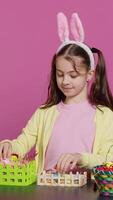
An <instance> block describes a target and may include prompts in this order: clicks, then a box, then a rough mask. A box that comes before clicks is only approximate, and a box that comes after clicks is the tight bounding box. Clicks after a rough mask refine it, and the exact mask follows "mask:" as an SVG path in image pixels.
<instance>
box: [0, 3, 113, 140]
mask: <svg viewBox="0 0 113 200" xmlns="http://www.w3.org/2000/svg"><path fill="white" fill-rule="evenodd" d="M59 11H63V12H64V13H65V14H66V15H67V16H68V17H70V16H71V13H72V12H74V11H76V12H78V13H79V15H80V17H81V19H82V21H83V24H84V27H85V33H86V37H85V42H86V43H88V44H90V46H95V47H98V48H100V49H101V50H102V51H103V53H104V56H105V59H106V64H107V72H108V80H109V84H110V87H111V89H112V91H113V81H112V77H113V1H112V0H109V1H107V0H94V1H91V0H85V1H83V0H56V1H55V0H7V1H6V0H3V1H2V0H0V140H1V139H4V138H11V139H12V138H15V137H16V136H17V135H18V134H19V133H20V132H21V129H22V128H23V127H24V126H25V124H26V123H27V121H28V119H29V118H30V116H31V115H32V113H33V112H34V111H35V110H36V108H37V107H38V106H39V105H40V104H41V103H42V102H44V100H45V98H46V94H47V85H48V78H49V71H50V63H51V58H52V55H53V54H54V52H55V50H56V49H57V47H58V46H59V44H60V42H59V39H58V35H57V28H56V14H57V13H58V12H59Z"/></svg>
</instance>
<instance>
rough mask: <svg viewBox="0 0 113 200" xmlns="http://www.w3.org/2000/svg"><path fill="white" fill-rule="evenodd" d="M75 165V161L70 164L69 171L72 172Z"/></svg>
mask: <svg viewBox="0 0 113 200" xmlns="http://www.w3.org/2000/svg"><path fill="white" fill-rule="evenodd" d="M76 164H77V161H74V162H73V163H72V164H71V167H70V170H71V171H73V170H74V169H75V168H76Z"/></svg>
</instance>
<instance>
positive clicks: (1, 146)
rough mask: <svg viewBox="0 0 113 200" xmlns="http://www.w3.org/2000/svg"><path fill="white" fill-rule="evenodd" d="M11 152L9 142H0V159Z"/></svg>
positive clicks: (8, 155) (6, 156)
mask: <svg viewBox="0 0 113 200" xmlns="http://www.w3.org/2000/svg"><path fill="white" fill-rule="evenodd" d="M11 154H12V146H11V144H10V142H3V143H2V142H1V143H0V160H1V159H6V158H9V157H10V156H11Z"/></svg>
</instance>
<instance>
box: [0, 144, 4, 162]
mask: <svg viewBox="0 0 113 200" xmlns="http://www.w3.org/2000/svg"><path fill="white" fill-rule="evenodd" d="M3 146H4V144H2V143H1V144H0V160H1V159H2V152H3Z"/></svg>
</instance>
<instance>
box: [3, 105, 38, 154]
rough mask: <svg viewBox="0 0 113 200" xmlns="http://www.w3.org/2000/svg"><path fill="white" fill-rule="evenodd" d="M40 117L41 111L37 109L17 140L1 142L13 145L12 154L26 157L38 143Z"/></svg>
mask: <svg viewBox="0 0 113 200" xmlns="http://www.w3.org/2000/svg"><path fill="white" fill-rule="evenodd" d="M39 117H40V109H37V110H36V111H35V113H34V114H33V115H32V117H31V118H30V120H29V121H28V123H27V125H26V126H25V128H23V129H22V132H21V134H20V135H19V136H18V137H17V138H16V139H14V140H3V141H1V142H9V143H10V144H11V145H12V152H13V153H16V154H18V155H19V156H20V157H24V156H25V154H26V153H27V152H29V151H30V149H31V148H32V147H33V146H34V145H35V144H36V142H37V139H38V130H39Z"/></svg>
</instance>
